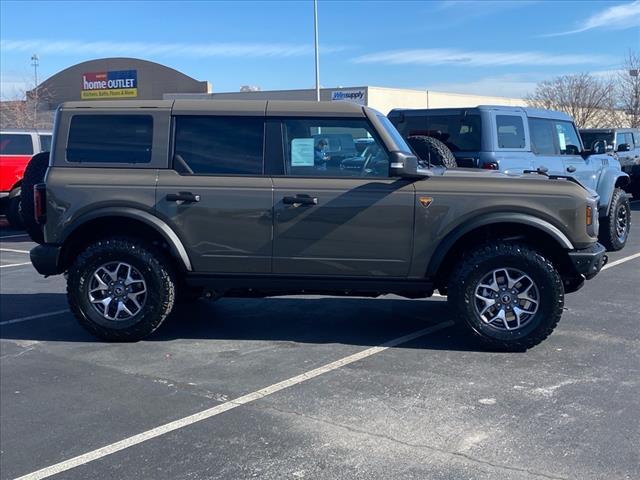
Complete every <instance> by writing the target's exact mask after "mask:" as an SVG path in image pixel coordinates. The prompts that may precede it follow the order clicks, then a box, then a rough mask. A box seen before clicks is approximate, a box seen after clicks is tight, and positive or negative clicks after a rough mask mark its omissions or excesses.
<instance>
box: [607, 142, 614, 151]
mask: <svg viewBox="0 0 640 480" xmlns="http://www.w3.org/2000/svg"><path fill="white" fill-rule="evenodd" d="M612 152H613V145H609V144H608V143H607V153H612Z"/></svg>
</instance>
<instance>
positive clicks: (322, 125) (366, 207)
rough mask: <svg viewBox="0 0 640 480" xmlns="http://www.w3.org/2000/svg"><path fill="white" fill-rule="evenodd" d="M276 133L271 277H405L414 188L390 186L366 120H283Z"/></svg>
mask: <svg viewBox="0 0 640 480" xmlns="http://www.w3.org/2000/svg"><path fill="white" fill-rule="evenodd" d="M282 132H283V143H284V149H283V150H284V157H285V158H284V164H285V165H284V175H281V176H275V177H274V178H273V184H274V250H273V273H275V274H282V275H288V274H291V275H295V274H306V275H328V276H378V277H405V276H406V275H407V274H408V271H409V266H410V260H411V252H412V239H413V221H414V220H413V219H414V202H415V188H414V186H413V184H412V183H411V181H408V180H403V179H398V178H389V175H388V173H389V159H388V153H387V151H386V149H385V147H384V145H383V144H382V142H381V141H380V140H379V139H378V138H377V137H376V136H375V134H374V133H373V129H372V128H371V127H370V125H369V124H368V122H367V120H366V119H341V120H333V119H311V118H304V119H287V120H283V128H282ZM358 143H359V144H364V145H365V146H366V148H364V149H362V150H361V151H360V149H357V148H356V145H357V144H358Z"/></svg>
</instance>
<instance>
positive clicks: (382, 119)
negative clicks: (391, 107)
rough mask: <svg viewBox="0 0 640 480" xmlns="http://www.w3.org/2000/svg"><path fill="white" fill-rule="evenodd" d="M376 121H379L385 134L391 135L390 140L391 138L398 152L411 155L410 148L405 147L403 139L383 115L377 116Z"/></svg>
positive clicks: (405, 143)
mask: <svg viewBox="0 0 640 480" xmlns="http://www.w3.org/2000/svg"><path fill="white" fill-rule="evenodd" d="M378 120H380V123H382V126H383V127H384V128H385V130H386V131H387V133H388V134H389V135H391V138H393V141H394V142H395V144H396V145H397V146H398V148H399V149H400V151H402V152H408V153H413V150H411V147H409V145H407V142H406V141H405V140H404V138H402V135H400V133H399V132H398V130H396V127H394V126H393V123H391V122H390V121H389V119H388V118H387V117H385V116H384V115H378Z"/></svg>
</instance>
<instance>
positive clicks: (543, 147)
mask: <svg viewBox="0 0 640 480" xmlns="http://www.w3.org/2000/svg"><path fill="white" fill-rule="evenodd" d="M529 134H530V135H531V150H532V151H533V153H535V154H536V155H560V152H559V151H558V150H557V149H556V142H555V138H554V137H555V135H556V133H555V127H554V125H553V121H551V120H547V119H544V118H530V119H529Z"/></svg>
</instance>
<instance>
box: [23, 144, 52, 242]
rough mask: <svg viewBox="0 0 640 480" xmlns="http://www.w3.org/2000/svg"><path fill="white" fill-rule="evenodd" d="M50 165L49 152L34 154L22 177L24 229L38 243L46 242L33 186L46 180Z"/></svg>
mask: <svg viewBox="0 0 640 480" xmlns="http://www.w3.org/2000/svg"><path fill="white" fill-rule="evenodd" d="M48 167H49V152H42V153H38V154H36V155H34V156H33V157H32V158H31V160H30V161H29V164H28V165H27V168H26V169H25V171H24V175H23V177H22V192H21V195H20V196H21V197H22V220H23V221H24V229H25V230H26V231H27V233H28V234H29V236H30V237H31V240H33V241H34V242H36V243H44V233H43V232H42V226H41V225H39V224H38V223H37V222H36V219H35V214H34V205H33V186H34V185H36V184H38V183H42V182H44V175H45V173H47V168H48Z"/></svg>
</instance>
